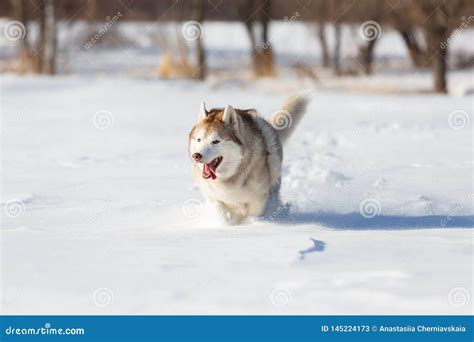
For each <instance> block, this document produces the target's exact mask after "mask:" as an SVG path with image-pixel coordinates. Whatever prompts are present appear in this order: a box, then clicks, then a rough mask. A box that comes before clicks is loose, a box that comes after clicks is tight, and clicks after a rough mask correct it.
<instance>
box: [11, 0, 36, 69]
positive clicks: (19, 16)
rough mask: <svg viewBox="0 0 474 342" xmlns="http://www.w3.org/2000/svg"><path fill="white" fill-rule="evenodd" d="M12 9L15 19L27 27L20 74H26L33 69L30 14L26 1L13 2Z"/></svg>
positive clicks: (23, 41) (21, 54) (21, 51)
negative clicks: (29, 24) (29, 25)
mask: <svg viewBox="0 0 474 342" xmlns="http://www.w3.org/2000/svg"><path fill="white" fill-rule="evenodd" d="M11 3H12V7H13V13H14V16H15V19H16V20H18V21H19V22H21V23H22V24H23V25H24V27H25V32H24V33H23V35H24V37H23V39H21V50H20V58H19V59H20V68H19V72H20V73H24V72H27V71H28V70H30V69H31V50H30V46H29V44H28V14H27V2H26V0H12V1H11Z"/></svg>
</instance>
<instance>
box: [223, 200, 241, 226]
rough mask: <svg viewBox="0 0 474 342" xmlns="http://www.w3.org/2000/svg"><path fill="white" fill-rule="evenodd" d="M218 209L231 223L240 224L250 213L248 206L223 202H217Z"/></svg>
mask: <svg viewBox="0 0 474 342" xmlns="http://www.w3.org/2000/svg"><path fill="white" fill-rule="evenodd" d="M217 210H218V212H219V214H220V216H221V217H222V218H223V219H224V220H225V221H226V222H227V223H229V224H240V223H242V221H243V220H245V218H246V217H247V215H248V212H247V208H246V207H245V206H244V207H234V206H232V207H231V206H228V205H226V204H225V203H223V202H217Z"/></svg>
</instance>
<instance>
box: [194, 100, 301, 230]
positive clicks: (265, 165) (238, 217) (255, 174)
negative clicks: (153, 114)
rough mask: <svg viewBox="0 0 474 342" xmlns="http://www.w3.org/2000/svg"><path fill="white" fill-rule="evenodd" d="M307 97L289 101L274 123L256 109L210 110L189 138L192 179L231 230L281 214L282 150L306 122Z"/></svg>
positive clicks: (202, 111)
mask: <svg viewBox="0 0 474 342" xmlns="http://www.w3.org/2000/svg"><path fill="white" fill-rule="evenodd" d="M307 103H308V96H306V95H297V96H293V97H290V98H289V99H287V100H286V101H285V103H284V104H283V106H282V107H281V109H279V110H278V111H276V112H275V113H274V114H273V116H272V117H271V118H269V119H265V118H263V117H261V116H260V115H258V114H257V112H256V111H255V110H254V109H234V108H232V107H231V106H227V107H225V108H215V109H211V110H207V109H206V106H205V104H204V102H203V103H202V104H201V108H200V110H199V117H198V122H197V123H196V125H195V126H194V127H193V129H192V130H191V132H190V133H189V146H188V148H189V156H190V157H191V159H192V174H193V178H194V180H195V181H196V183H197V184H198V186H199V188H200V190H201V192H202V194H203V195H204V197H205V198H206V200H208V201H211V202H215V203H216V204H217V208H218V211H219V212H220V214H221V216H222V217H223V218H224V219H225V220H226V221H227V222H229V223H230V224H239V223H242V222H243V221H244V220H245V219H246V218H247V217H249V216H254V217H264V218H269V217H271V216H272V215H273V216H274V215H275V212H276V211H278V210H280V209H279V208H281V206H282V204H281V201H280V182H281V164H282V160H283V148H282V145H283V144H284V143H285V142H286V141H287V140H288V138H289V137H290V135H291V134H292V132H293V131H294V129H295V127H296V126H297V124H298V123H299V121H300V120H301V118H302V117H303V114H304V112H305V109H306V105H307Z"/></svg>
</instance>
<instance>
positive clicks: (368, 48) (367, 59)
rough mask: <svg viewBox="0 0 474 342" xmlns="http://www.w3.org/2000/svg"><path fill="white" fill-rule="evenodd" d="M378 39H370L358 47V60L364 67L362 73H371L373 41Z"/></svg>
mask: <svg viewBox="0 0 474 342" xmlns="http://www.w3.org/2000/svg"><path fill="white" fill-rule="evenodd" d="M377 40H378V39H372V40H369V41H368V42H367V44H365V45H362V46H360V47H359V60H360V62H361V64H362V66H363V68H364V73H365V74H366V75H370V74H371V73H372V65H373V60H374V49H375V43H376V42H377Z"/></svg>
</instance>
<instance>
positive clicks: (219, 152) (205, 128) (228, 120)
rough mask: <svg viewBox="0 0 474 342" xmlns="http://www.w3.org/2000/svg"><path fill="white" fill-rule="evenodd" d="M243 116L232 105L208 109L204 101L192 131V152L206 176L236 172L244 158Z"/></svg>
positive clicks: (223, 176)
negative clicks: (242, 139) (240, 130)
mask: <svg viewBox="0 0 474 342" xmlns="http://www.w3.org/2000/svg"><path fill="white" fill-rule="evenodd" d="M241 120H242V118H241V117H240V114H238V113H237V111H236V110H235V109H234V108H232V107H231V106H227V107H226V108H225V109H222V108H221V109H212V110H210V111H207V109H206V106H205V104H204V102H203V103H202V104H201V108H200V111H199V118H198V122H197V124H196V125H195V126H194V127H193V129H192V130H191V132H190V133H189V155H190V157H191V159H192V160H193V163H194V165H195V167H197V168H198V169H199V170H200V171H202V177H203V178H204V179H211V180H215V179H222V180H225V179H227V178H230V177H232V176H233V175H234V174H235V173H236V172H237V169H238V167H239V165H240V163H241V161H242V159H243V151H242V142H241V140H240V139H239V134H238V130H239V123H240V122H241Z"/></svg>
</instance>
